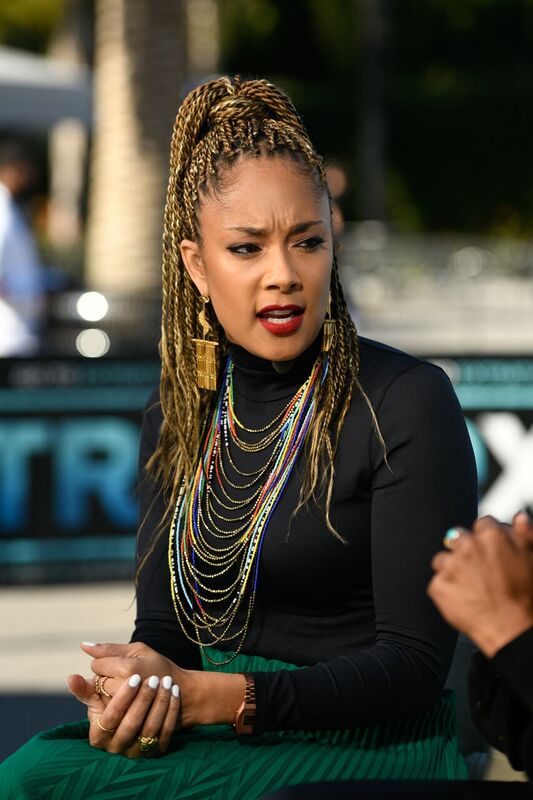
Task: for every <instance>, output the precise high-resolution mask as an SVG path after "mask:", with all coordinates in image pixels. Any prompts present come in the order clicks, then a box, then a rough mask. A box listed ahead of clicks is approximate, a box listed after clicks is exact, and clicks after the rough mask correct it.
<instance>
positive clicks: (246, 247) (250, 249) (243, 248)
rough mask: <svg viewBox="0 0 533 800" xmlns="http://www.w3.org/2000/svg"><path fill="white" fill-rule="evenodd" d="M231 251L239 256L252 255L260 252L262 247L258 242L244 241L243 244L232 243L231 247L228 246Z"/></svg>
mask: <svg viewBox="0 0 533 800" xmlns="http://www.w3.org/2000/svg"><path fill="white" fill-rule="evenodd" d="M226 249H227V250H229V251H230V253H235V254H236V255H239V256H252V255H254V254H255V253H258V252H259V251H260V250H261V248H260V247H259V245H258V244H254V243H253V242H244V243H243V244H230V245H229V247H227V248H226Z"/></svg>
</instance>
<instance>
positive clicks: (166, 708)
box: [67, 642, 186, 758]
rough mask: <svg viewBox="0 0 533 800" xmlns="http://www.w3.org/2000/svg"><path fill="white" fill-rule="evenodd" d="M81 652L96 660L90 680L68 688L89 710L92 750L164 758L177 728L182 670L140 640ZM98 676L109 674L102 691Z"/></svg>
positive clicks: (77, 678)
mask: <svg viewBox="0 0 533 800" xmlns="http://www.w3.org/2000/svg"><path fill="white" fill-rule="evenodd" d="M81 647H82V649H83V650H84V652H86V653H87V654H88V655H91V656H92V657H93V661H92V662H91V669H92V670H93V672H94V673H95V675H94V677H93V678H92V679H89V680H88V679H86V678H84V677H82V676H81V675H70V676H69V678H68V679H67V686H68V688H69V690H70V691H71V692H72V694H73V695H75V697H76V698H77V699H78V700H79V701H80V702H82V703H84V704H85V705H86V706H87V716H88V719H89V723H90V728H89V741H90V743H91V745H92V746H93V747H96V748H98V749H100V750H107V751H108V752H111V753H121V754H122V755H126V756H129V757H130V758H137V757H139V756H147V755H162V754H163V753H165V752H166V750H167V749H168V746H169V743H170V737H171V736H172V734H173V732H174V730H175V729H176V728H177V727H179V718H180V687H179V684H178V683H177V682H176V681H177V678H178V676H179V675H180V673H185V672H186V671H185V670H180V669H179V668H178V667H177V666H176V665H175V664H173V663H172V662H171V661H169V659H167V658H165V657H164V656H162V655H160V654H159V653H157V652H156V651H155V650H152V648H150V647H148V646H147V645H145V644H142V643H141V642H133V643H131V644H92V643H90V642H82V644H81ZM98 676H106V679H105V684H104V687H105V693H104V694H101V693H98V691H97V689H99V687H98V686H97V684H96V680H97V678H98Z"/></svg>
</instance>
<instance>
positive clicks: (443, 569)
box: [428, 513, 533, 658]
mask: <svg viewBox="0 0 533 800" xmlns="http://www.w3.org/2000/svg"><path fill="white" fill-rule="evenodd" d="M458 533H459V534H460V535H459V536H458V537H457V538H453V539H452V540H451V545H450V541H447V542H446V544H447V545H448V546H450V547H451V549H450V550H449V551H447V552H440V553H437V555H436V556H435V557H434V559H433V562H432V566H433V569H434V570H435V575H434V576H433V578H432V580H431V581H430V583H429V586H428V594H429V596H430V597H431V599H432V600H433V602H434V603H435V605H436V606H437V608H438V609H439V611H440V612H441V614H442V615H443V617H444V618H445V619H446V620H447V621H448V622H449V623H450V624H451V625H453V627H455V628H457V629H458V630H459V631H461V632H462V633H464V634H466V635H467V636H468V637H469V638H470V639H472V641H473V642H475V644H476V645H477V646H478V647H479V649H480V650H481V651H482V652H483V653H484V654H485V655H486V656H487V657H488V658H492V656H494V655H495V654H496V653H497V651H498V650H500V649H501V648H502V647H504V646H505V645H506V644H508V643H509V642H510V641H512V640H513V639H515V638H516V637H517V636H519V635H520V634H521V633H524V632H525V631H526V630H528V629H529V628H530V627H532V626H533V525H531V523H530V522H529V519H528V517H527V515H526V514H524V513H519V514H517V515H515V517H514V519H513V522H512V525H505V524H502V523H499V522H498V521H497V520H495V519H494V518H493V517H488V516H487V517H482V518H481V519H478V520H477V521H476V523H475V524H474V526H473V529H472V531H464V530H463V529H458Z"/></svg>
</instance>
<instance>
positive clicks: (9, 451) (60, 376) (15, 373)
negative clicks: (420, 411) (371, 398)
mask: <svg viewBox="0 0 533 800" xmlns="http://www.w3.org/2000/svg"><path fill="white" fill-rule="evenodd" d="M433 360H434V361H436V362H437V363H439V364H440V365H441V366H442V367H443V368H444V369H445V370H446V372H447V373H448V375H449V376H450V378H451V379H452V381H453V383H454V386H455V390H456V392H457V394H458V397H459V400H460V402H461V404H462V406H463V409H464V411H465V414H466V417H467V421H468V427H469V431H470V435H471V439H472V443H473V446H474V451H475V455H476V462H477V467H478V474H479V484H480V511H481V513H492V514H494V515H496V516H498V517H499V518H501V519H510V517H511V516H512V514H513V513H515V512H516V511H517V510H519V509H521V508H527V507H529V508H530V509H533V478H532V476H533V358H515V357H498V358H478V357H472V358H467V357H463V358H455V357H454V358H453V359H452V358H445V357H441V358H433ZM158 379H159V365H158V363H157V362H156V361H151V360H133V359H129V360H125V359H120V360H119V359H105V360H94V361H93V360H88V359H74V358H73V359H61V360H58V359H54V360H31V359H29V360H28V359H20V360H3V361H0V581H1V582H3V583H20V582H46V581H63V580H67V581H70V580H91V579H116V578H126V577H130V576H131V575H132V571H133V558H134V534H135V525H136V517H137V501H136V497H135V483H136V476H137V452H138V443H139V431H140V421H141V413H142V409H143V407H144V405H145V403H146V401H147V398H148V396H149V394H150V391H151V389H152V388H153V387H154V386H155V385H156V384H157V383H158Z"/></svg>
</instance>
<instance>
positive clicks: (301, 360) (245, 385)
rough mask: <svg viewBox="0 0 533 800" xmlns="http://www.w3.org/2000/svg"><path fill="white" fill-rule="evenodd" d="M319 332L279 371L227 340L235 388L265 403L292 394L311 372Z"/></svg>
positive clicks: (247, 396) (245, 395) (317, 346)
mask: <svg viewBox="0 0 533 800" xmlns="http://www.w3.org/2000/svg"><path fill="white" fill-rule="evenodd" d="M321 338H322V337H321V336H320V335H319V336H317V338H316V339H315V341H314V342H313V343H312V344H311V345H310V346H309V347H308V348H307V350H304V352H303V353H301V354H300V355H299V356H298V357H297V358H295V359H294V361H293V362H292V364H291V366H290V367H289V369H288V370H287V371H286V372H278V371H277V370H276V369H275V367H274V366H273V364H272V361H267V360H266V359H264V358H260V357H259V356H255V355H253V354H252V353H249V352H248V350H245V349H244V347H240V345H238V344H233V343H232V342H230V345H229V352H230V355H231V357H232V359H233V362H234V364H235V371H234V376H235V388H236V390H237V392H238V394H240V395H242V396H243V397H246V399H248V400H252V401H254V402H259V403H268V402H270V401H272V400H281V399H282V398H285V397H291V395H293V394H294V393H295V392H296V391H297V390H298V389H299V388H300V386H301V385H302V383H304V382H305V380H306V379H307V378H308V377H309V375H310V374H311V369H312V367H313V364H314V363H315V361H316V357H317V355H318V353H319V352H320V345H321Z"/></svg>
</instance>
